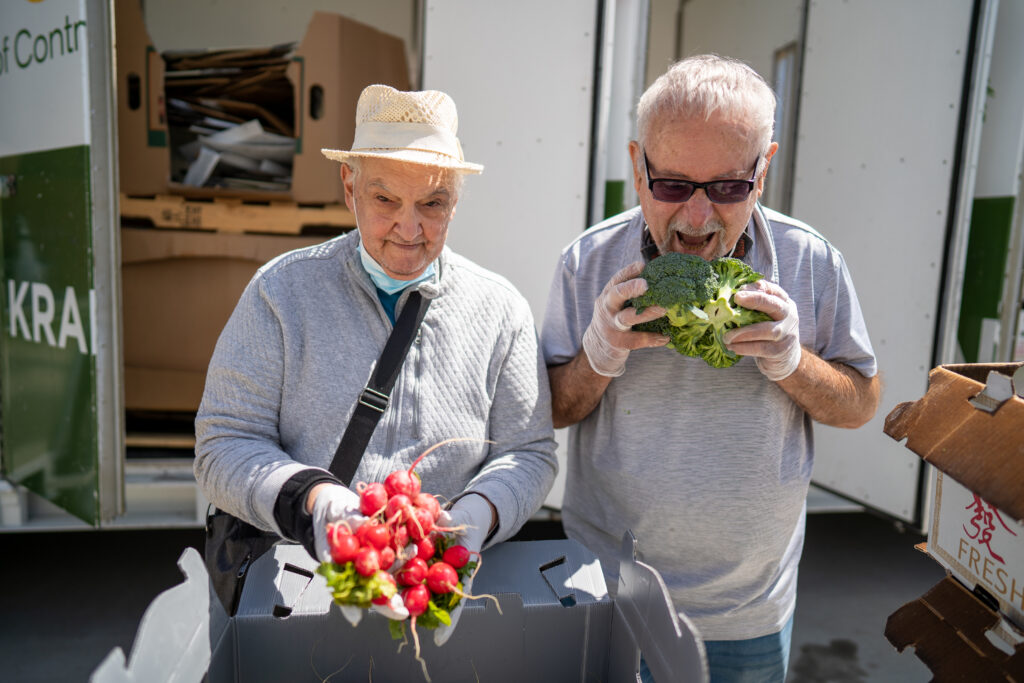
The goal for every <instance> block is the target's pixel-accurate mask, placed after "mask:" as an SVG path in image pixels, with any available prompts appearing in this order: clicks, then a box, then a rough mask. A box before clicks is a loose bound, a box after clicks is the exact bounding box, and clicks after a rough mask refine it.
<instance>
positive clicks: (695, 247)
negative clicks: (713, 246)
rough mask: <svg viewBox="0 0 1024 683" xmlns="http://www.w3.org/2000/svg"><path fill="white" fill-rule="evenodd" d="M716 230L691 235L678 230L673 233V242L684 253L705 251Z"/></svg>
mask: <svg viewBox="0 0 1024 683" xmlns="http://www.w3.org/2000/svg"><path fill="white" fill-rule="evenodd" d="M716 234H717V233H715V232H706V233H704V234H702V235H689V234H686V233H683V232H680V231H678V230H676V231H675V233H674V234H673V242H675V244H676V246H677V247H678V249H679V250H680V251H682V252H683V253H693V254H696V253H699V252H702V251H704V250H705V249H706V248H707V246H708V245H709V244H710V243H711V240H712V239H714V237H715V235H716Z"/></svg>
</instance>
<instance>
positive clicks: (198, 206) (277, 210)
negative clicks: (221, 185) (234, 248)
mask: <svg viewBox="0 0 1024 683" xmlns="http://www.w3.org/2000/svg"><path fill="white" fill-rule="evenodd" d="M121 217H122V218H126V219H137V220H146V221H149V222H150V223H151V224H152V225H153V227H157V228H178V229H181V228H189V229H193V230H217V231H223V232H262V233H281V234H291V235H299V234H302V233H303V230H304V228H314V227H315V228H318V229H323V228H325V227H326V228H332V229H336V230H337V232H339V233H341V232H344V231H346V230H349V229H351V228H354V227H355V226H356V220H355V216H354V215H353V214H352V212H351V211H349V210H348V207H346V206H345V205H344V204H326V205H323V206H305V205H300V204H296V203H295V202H287V201H271V202H254V201H247V200H244V199H233V198H215V199H206V200H201V199H187V198H185V197H178V196H175V195H157V196H155V197H129V196H127V195H125V194H122V195H121Z"/></svg>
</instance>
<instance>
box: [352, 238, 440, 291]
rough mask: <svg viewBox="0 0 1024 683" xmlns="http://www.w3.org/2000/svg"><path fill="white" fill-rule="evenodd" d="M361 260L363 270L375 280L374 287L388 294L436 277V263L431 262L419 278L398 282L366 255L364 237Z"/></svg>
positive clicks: (360, 254)
mask: <svg viewBox="0 0 1024 683" xmlns="http://www.w3.org/2000/svg"><path fill="white" fill-rule="evenodd" d="M358 250H359V259H360V261H362V264H363V270H365V271H366V272H367V274H368V275H369V276H370V279H371V280H373V284H374V286H376V287H377V289H379V290H381V291H382V292H384V293H386V294H394V293H396V292H400V291H402V290H403V289H405V288H406V287H408V286H409V285H414V284H416V283H417V282H423V281H424V280H431V279H433V277H434V262H433V261H431V262H430V265H429V266H427V268H426V270H424V271H423V272H422V273H421V274H420V276H419V277H417V278H414V279H412V280H396V279H395V278H393V277H391V276H390V275H388V274H387V273H385V272H384V269H383V268H381V267H380V264H379V263H377V262H376V261H374V260H373V257H372V256H370V255H369V254H367V253H366V250H365V249H363V240H362V236H360V238H359V247H358Z"/></svg>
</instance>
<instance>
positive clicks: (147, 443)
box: [124, 432, 196, 450]
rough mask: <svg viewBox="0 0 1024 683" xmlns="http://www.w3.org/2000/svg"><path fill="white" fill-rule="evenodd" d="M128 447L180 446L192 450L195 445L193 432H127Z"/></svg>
mask: <svg viewBox="0 0 1024 683" xmlns="http://www.w3.org/2000/svg"><path fill="white" fill-rule="evenodd" d="M124 439H125V446H127V447H128V448H181V449H187V450H193V449H195V447H196V437H195V435H194V434H173V433H168V434H165V433H159V432H128V433H127V434H125V438H124Z"/></svg>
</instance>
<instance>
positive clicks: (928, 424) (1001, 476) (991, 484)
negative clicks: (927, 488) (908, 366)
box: [884, 363, 1024, 520]
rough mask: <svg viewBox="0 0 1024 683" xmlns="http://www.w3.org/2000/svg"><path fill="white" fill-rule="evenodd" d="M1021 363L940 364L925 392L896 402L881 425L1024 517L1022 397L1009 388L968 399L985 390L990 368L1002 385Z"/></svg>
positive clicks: (994, 501) (980, 492)
mask: <svg viewBox="0 0 1024 683" xmlns="http://www.w3.org/2000/svg"><path fill="white" fill-rule="evenodd" d="M1022 366H1024V363H1006V364H996V363H992V364H987V363H978V364H970V365H942V366H939V367H937V368H935V369H933V370H932V371H931V372H930V373H929V375H928V391H927V393H926V394H925V395H924V397H922V398H921V399H919V400H917V401H913V402H907V403H900V404H899V405H897V406H896V407H895V408H894V409H893V410H892V412H890V413H889V415H888V416H887V417H886V419H885V427H884V431H885V433H886V434H888V435H889V436H891V437H892V438H894V439H896V440H897V441H900V440H902V439H904V438H906V439H907V443H906V446H907V448H909V449H910V450H912V451H914V452H915V453H917V454H918V455H920V456H921V457H922V458H923V459H924V460H925V461H927V462H928V463H930V464H932V465H934V466H935V467H937V468H938V469H939V470H941V471H942V472H944V473H946V474H947V475H949V476H950V477H952V478H953V479H956V480H957V481H958V482H960V483H961V484H963V485H964V486H966V487H967V488H968V489H970V490H971V491H973V492H975V493H977V494H978V495H980V496H981V497H982V498H984V499H985V500H986V501H988V502H990V503H992V504H993V505H995V506H996V507H998V508H999V509H1000V510H1002V511H1004V512H1006V513H1007V514H1009V515H1010V516H1012V517H1013V518H1014V519H1017V520H1022V519H1024V430H1022V426H1024V400H1022V399H1021V398H1020V396H1016V395H1013V394H1012V392H1011V393H1010V396H1009V398H1007V399H1006V400H1005V401H1003V402H1001V403H1000V401H998V400H993V401H985V400H974V402H972V399H977V397H979V395H980V394H982V392H983V390H985V388H986V382H989V376H990V373H993V372H994V373H996V375H997V376H995V377H993V379H996V380H998V382H996V383H997V384H1000V385H1002V384H1006V383H1009V381H1008V378H1010V377H1012V376H1013V374H1014V372H1015V371H1017V370H1019V369H1020V368H1021V367H1022ZM1021 389H1022V388H1021V387H1018V390H1021ZM984 398H985V397H984V396H983V397H982V399H984ZM996 405H998V407H995V406H996ZM990 410H992V411H993V412H990Z"/></svg>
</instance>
